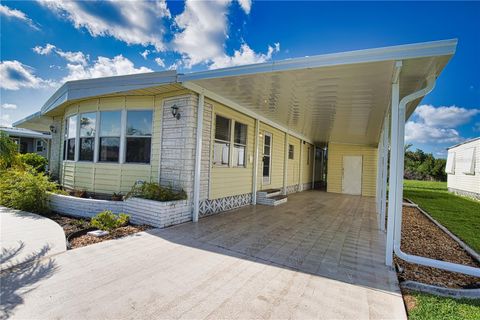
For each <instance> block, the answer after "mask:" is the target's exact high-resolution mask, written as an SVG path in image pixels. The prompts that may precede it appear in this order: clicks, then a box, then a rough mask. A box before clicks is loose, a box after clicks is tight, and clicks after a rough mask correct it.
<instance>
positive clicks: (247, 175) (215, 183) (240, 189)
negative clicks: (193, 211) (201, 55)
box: [209, 101, 255, 199]
mask: <svg viewBox="0 0 480 320" xmlns="http://www.w3.org/2000/svg"><path fill="white" fill-rule="evenodd" d="M209 103H212V104H213V112H214V114H218V115H221V116H223V117H226V118H229V119H233V120H235V121H239V122H241V123H243V124H246V125H247V126H248V127H247V155H246V164H247V166H246V168H229V167H218V166H213V165H212V171H211V187H210V199H217V198H223V197H228V196H233V195H238V194H244V193H249V192H252V184H253V183H252V182H253V163H252V162H251V161H250V160H251V159H253V158H254V144H255V120H254V119H253V118H251V117H248V116H246V115H244V114H242V113H239V112H237V111H235V110H233V109H230V108H228V107H226V106H224V105H222V104H219V103H216V102H210V101H209ZM214 121H215V116H214ZM212 130H213V131H214V130H215V123H213V124H212ZM213 134H214V132H213ZM212 143H213V141H212Z"/></svg>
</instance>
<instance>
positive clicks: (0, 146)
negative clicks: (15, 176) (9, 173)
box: [0, 131, 18, 170]
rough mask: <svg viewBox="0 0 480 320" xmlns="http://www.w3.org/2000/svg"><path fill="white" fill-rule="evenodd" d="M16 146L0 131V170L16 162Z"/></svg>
mask: <svg viewBox="0 0 480 320" xmlns="http://www.w3.org/2000/svg"><path fill="white" fill-rule="evenodd" d="M17 155H18V146H17V144H16V143H15V142H13V140H12V139H10V137H9V136H8V135H7V134H6V133H5V132H3V131H0V170H1V169H8V168H10V167H11V166H13V165H15V164H16V163H17V162H18V158H17Z"/></svg>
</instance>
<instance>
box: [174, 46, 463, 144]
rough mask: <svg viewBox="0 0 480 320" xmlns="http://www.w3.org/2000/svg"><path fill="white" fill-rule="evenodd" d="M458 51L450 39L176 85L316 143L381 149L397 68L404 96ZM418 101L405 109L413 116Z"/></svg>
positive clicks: (210, 75)
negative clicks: (398, 64) (399, 66)
mask: <svg viewBox="0 0 480 320" xmlns="http://www.w3.org/2000/svg"><path fill="white" fill-rule="evenodd" d="M455 47H456V40H446V41H437V42H431V43H423V44H416V45H405V46H396V47H388V48H379V49H369V50H360V51H352V52H346V53H339V54H331V55H330V54H329V55H322V56H315V57H309V58H300V59H291V60H284V61H280V62H269V63H263V64H257V65H250V66H242V67H234V68H227V69H220V70H213V71H205V72H196V73H191V74H186V75H179V81H182V82H183V83H184V84H185V85H186V86H187V87H190V88H197V89H201V88H203V89H206V92H205V93H206V95H207V96H208V93H211V94H212V95H215V96H217V97H221V98H224V99H225V101H231V102H232V103H233V104H236V105H239V106H241V107H243V108H246V109H248V110H249V111H251V112H253V113H255V114H257V115H259V116H260V117H262V118H266V119H269V120H271V121H273V122H274V123H277V124H278V125H280V126H282V127H285V128H287V129H288V130H290V131H291V132H293V133H296V134H298V135H300V136H305V137H307V138H308V139H310V140H312V141H314V142H315V143H318V144H325V143H328V142H337V143H351V144H361V145H374V146H376V145H377V144H378V139H379V136H380V131H381V127H382V125H383V119H384V115H385V113H386V111H387V109H388V107H389V105H390V96H391V82H392V77H393V72H394V64H395V61H398V60H402V61H403V68H402V71H401V73H400V91H401V92H400V95H401V97H403V96H406V95H408V94H410V93H412V92H413V91H416V90H418V89H420V88H422V87H423V86H424V83H425V79H426V78H427V76H428V75H430V74H431V73H435V74H436V75H437V76H438V75H439V73H440V72H441V71H442V69H443V68H444V66H445V65H446V63H447V62H448V60H449V59H450V57H451V56H452V55H453V53H454V52H455ZM192 84H193V85H192ZM220 102H222V101H220ZM418 102H419V101H416V102H414V103H412V104H411V105H410V106H408V108H409V111H408V115H410V114H411V112H413V109H414V108H415V107H416V105H417V104H418Z"/></svg>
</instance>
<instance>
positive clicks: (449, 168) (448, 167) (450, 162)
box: [445, 152, 455, 174]
mask: <svg viewBox="0 0 480 320" xmlns="http://www.w3.org/2000/svg"><path fill="white" fill-rule="evenodd" d="M445 172H446V173H448V174H455V152H449V153H448V155H447V163H446V164H445Z"/></svg>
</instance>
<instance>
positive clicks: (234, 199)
mask: <svg viewBox="0 0 480 320" xmlns="http://www.w3.org/2000/svg"><path fill="white" fill-rule="evenodd" d="M251 203H252V194H251V193H245V194H240V195H237V196H230V197H225V198H219V199H212V200H210V199H206V200H203V201H201V202H200V216H201V217H204V216H208V215H211V214H215V213H219V212H222V211H228V210H232V209H236V208H240V207H243V206H247V205H249V204H251Z"/></svg>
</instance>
